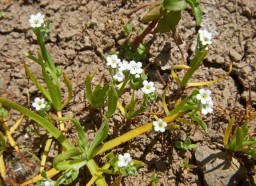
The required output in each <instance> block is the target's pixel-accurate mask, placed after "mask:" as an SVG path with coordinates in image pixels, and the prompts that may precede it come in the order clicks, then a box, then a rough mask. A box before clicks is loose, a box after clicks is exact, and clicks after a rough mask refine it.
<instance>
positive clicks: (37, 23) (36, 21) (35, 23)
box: [29, 13, 44, 28]
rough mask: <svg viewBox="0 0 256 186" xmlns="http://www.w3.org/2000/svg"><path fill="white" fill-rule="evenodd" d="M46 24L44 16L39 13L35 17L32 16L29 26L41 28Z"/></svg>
mask: <svg viewBox="0 0 256 186" xmlns="http://www.w3.org/2000/svg"><path fill="white" fill-rule="evenodd" d="M43 23H44V15H42V14H41V13H37V14H35V15H30V18H29V24H30V26H31V27H32V28H38V27H41V26H42V25H43Z"/></svg>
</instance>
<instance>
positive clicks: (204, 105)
mask: <svg viewBox="0 0 256 186" xmlns="http://www.w3.org/2000/svg"><path fill="white" fill-rule="evenodd" d="M196 99H197V100H199V101H200V103H201V111H202V113H203V114H204V115H206V114H208V113H212V112H213V101H212V97H211V91H210V90H205V89H200V90H199V94H197V95H196Z"/></svg>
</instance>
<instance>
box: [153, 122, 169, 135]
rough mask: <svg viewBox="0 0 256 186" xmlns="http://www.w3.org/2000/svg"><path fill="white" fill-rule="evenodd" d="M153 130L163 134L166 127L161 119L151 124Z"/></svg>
mask: <svg viewBox="0 0 256 186" xmlns="http://www.w3.org/2000/svg"><path fill="white" fill-rule="evenodd" d="M153 125H154V130H155V131H160V132H164V131H165V127H166V126H167V123H165V122H164V121H163V120H162V119H158V120H157V121H154V122H153Z"/></svg>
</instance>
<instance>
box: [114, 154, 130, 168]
mask: <svg viewBox="0 0 256 186" xmlns="http://www.w3.org/2000/svg"><path fill="white" fill-rule="evenodd" d="M131 161H132V158H131V155H130V154H129V153H125V154H124V155H121V154H120V155H119V156H118V162H117V166H118V167H126V166H127V165H128V164H129V163H130V162H131Z"/></svg>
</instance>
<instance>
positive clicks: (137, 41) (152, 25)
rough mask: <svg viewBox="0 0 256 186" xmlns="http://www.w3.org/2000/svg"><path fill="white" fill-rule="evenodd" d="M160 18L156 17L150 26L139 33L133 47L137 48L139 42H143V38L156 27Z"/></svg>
mask: <svg viewBox="0 0 256 186" xmlns="http://www.w3.org/2000/svg"><path fill="white" fill-rule="evenodd" d="M158 21H159V19H156V20H154V21H152V22H151V23H149V25H148V27H147V28H146V29H145V30H144V31H143V32H142V33H141V34H140V35H139V36H137V37H136V38H135V39H134V40H133V42H132V47H133V49H137V48H138V46H139V44H140V43H142V41H143V39H144V38H145V37H146V36H147V35H148V34H149V33H150V32H151V31H152V30H153V29H154V28H155V26H156V24H157V23H158Z"/></svg>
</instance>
